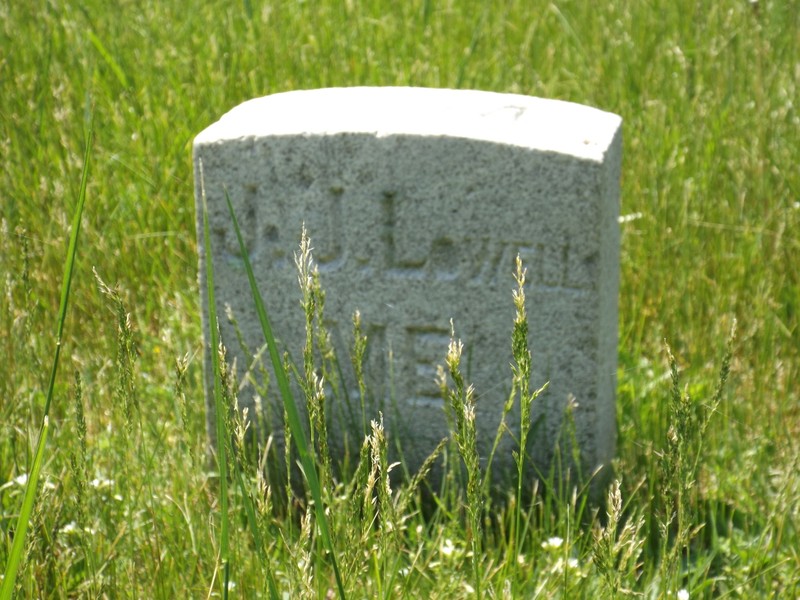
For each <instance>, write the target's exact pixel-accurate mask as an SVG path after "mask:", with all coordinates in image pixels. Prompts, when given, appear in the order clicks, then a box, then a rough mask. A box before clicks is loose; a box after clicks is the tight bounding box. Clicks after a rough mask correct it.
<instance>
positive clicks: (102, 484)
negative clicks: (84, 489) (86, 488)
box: [89, 477, 114, 490]
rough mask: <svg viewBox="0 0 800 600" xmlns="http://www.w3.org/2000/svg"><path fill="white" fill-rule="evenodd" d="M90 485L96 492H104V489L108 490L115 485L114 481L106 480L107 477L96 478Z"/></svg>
mask: <svg viewBox="0 0 800 600" xmlns="http://www.w3.org/2000/svg"><path fill="white" fill-rule="evenodd" d="M89 485H90V486H92V487H93V488H94V489H96V490H102V489H104V488H108V487H111V486H112V485H114V480H113V479H106V478H105V477H95V478H94V479H92V480H91V481H90V482H89Z"/></svg>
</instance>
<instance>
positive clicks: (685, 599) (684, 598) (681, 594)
mask: <svg viewBox="0 0 800 600" xmlns="http://www.w3.org/2000/svg"><path fill="white" fill-rule="evenodd" d="M678 600H689V591H688V590H686V589H681V590H678Z"/></svg>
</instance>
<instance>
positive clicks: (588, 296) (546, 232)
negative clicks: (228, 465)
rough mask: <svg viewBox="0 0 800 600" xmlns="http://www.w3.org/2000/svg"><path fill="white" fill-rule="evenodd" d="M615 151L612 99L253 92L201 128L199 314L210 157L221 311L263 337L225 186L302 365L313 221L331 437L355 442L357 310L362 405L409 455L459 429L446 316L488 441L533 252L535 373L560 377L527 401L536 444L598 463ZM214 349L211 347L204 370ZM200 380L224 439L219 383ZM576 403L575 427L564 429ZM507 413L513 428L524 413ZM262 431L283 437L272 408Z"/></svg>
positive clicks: (240, 360)
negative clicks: (606, 106) (334, 380)
mask: <svg viewBox="0 0 800 600" xmlns="http://www.w3.org/2000/svg"><path fill="white" fill-rule="evenodd" d="M620 159H621V119H620V118H619V117H618V116H616V115H614V114H610V113H606V112H602V111H600V110H597V109H593V108H590V107H586V106H582V105H578V104H572V103H567V102H561V101H555V100H544V99H539V98H533V97H527V96H521V95H513V94H499V93H489V92H480V91H463V90H459V91H456V90H444V89H422V88H335V89H319V90H309V91H296V92H289V93H282V94H275V95H272V96H267V97H264V98H258V99H254V100H251V101H248V102H245V103H244V104H241V105H240V106H238V107H236V108H234V109H233V110H232V111H230V112H229V113H227V114H226V115H224V116H223V117H222V118H221V119H220V120H219V121H218V122H217V123H214V124H213V125H211V126H210V127H208V128H207V129H205V130H204V131H203V132H201V133H200V134H199V135H198V136H197V137H196V138H195V141H194V166H195V189H196V196H197V207H198V208H197V214H198V236H199V238H198V239H199V240H200V242H199V243H198V247H199V249H200V279H201V285H200V289H201V290H202V291H203V292H202V293H203V298H202V300H203V314H204V315H205V317H206V321H207V298H206V295H205V290H206V284H205V266H204V264H205V263H204V260H205V259H206V257H205V256H204V253H203V250H202V248H203V245H202V225H201V224H202V204H201V180H200V168H199V167H200V164H201V163H202V171H203V182H202V184H203V187H204V189H205V193H206V197H207V204H208V211H209V223H210V226H211V237H212V240H211V242H212V253H213V261H214V272H215V286H216V292H215V294H216V298H217V302H218V305H219V309H220V310H219V312H220V314H224V311H223V310H221V308H222V307H223V306H224V305H226V304H229V305H230V307H231V308H232V311H233V314H234V315H235V316H236V318H237V321H238V324H239V327H240V329H241V332H242V334H243V337H244V339H245V341H246V342H247V345H249V347H250V348H251V349H253V350H254V351H255V350H257V349H259V348H260V347H261V346H262V345H263V343H264V341H263V338H262V336H261V330H260V327H259V324H258V320H257V317H256V314H255V310H254V307H253V303H252V298H251V294H250V291H249V286H248V281H247V277H246V273H245V270H244V266H243V261H242V257H241V256H240V251H239V246H238V243H237V240H236V237H235V234H234V231H233V227H232V224H231V220H230V217H229V214H228V209H227V205H226V200H225V194H226V190H227V194H229V196H230V199H231V201H232V203H233V206H234V209H235V211H236V214H237V217H238V220H239V222H240V225H241V227H242V231H243V234H244V237H245V242H246V246H247V252H248V253H249V258H250V261H251V262H252V264H253V267H254V270H255V274H256V279H257V281H258V285H259V287H260V290H261V293H262V295H263V297H264V301H265V304H266V307H267V311H268V312H269V314H270V317H271V323H272V326H273V329H274V330H275V334H276V336H277V337H278V338H279V342H280V343H282V344H283V347H285V348H286V349H287V350H288V351H289V353H290V355H291V356H292V357H293V359H294V360H295V361H296V362H297V363H298V364H302V358H301V351H302V346H303V344H304V341H305V333H304V331H305V330H304V315H303V312H302V309H301V307H300V302H299V301H300V289H299V286H298V282H297V270H296V266H295V264H294V255H295V253H296V252H297V250H298V244H299V240H300V233H301V228H302V226H303V224H305V226H306V228H307V230H308V232H309V235H310V237H311V241H312V245H313V248H314V258H315V261H316V263H317V265H318V268H319V273H320V279H321V283H322V287H323V288H324V290H325V291H326V305H325V316H326V321H325V322H326V325H327V326H328V328H329V330H330V331H331V334H332V341H333V344H334V346H335V347H336V349H337V351H338V355H339V358H340V360H339V366H340V367H341V372H342V382H341V383H342V387H343V390H344V391H343V393H340V394H339V397H338V398H335V399H334V398H328V402H329V406H328V413H329V415H331V418H332V419H333V423H331V425H330V428H331V430H332V432H333V435H334V438H337V439H338V440H339V443H341V439H342V436H343V434H344V432H345V431H347V430H348V428H349V426H350V425H353V430H352V433H353V435H354V436H355V437H354V438H351V448H353V447H355V448H356V449H357V448H358V446H359V445H360V442H361V439H360V436H361V427H360V424H361V417H360V406H361V404H360V402H361V400H360V398H359V394H358V387H357V385H356V384H355V383H354V376H353V372H352V368H351V363H350V359H349V356H350V350H351V348H352V341H353V334H352V315H353V313H354V311H356V310H359V311H360V314H361V319H362V323H363V329H364V331H365V332H366V333H367V335H368V336H369V347H368V352H367V361H366V362H367V365H366V368H367V373H368V378H367V381H368V390H369V396H368V402H367V405H368V412H369V414H368V416H367V418H368V419H370V418H377V415H378V411H379V410H380V411H381V412H382V414H383V415H384V418H385V420H386V426H387V430H388V432H389V435H390V436H393V437H394V438H395V439H397V440H398V441H399V442H400V444H401V446H402V452H403V460H404V461H406V466H407V467H408V469H409V471H410V472H413V471H414V470H415V468H416V467H418V466H419V465H420V463H421V462H422V460H424V458H425V457H426V456H427V455H428V453H429V452H430V451H431V450H432V449H433V448H434V447H435V445H436V444H437V443H438V442H439V440H440V439H441V438H443V437H444V436H446V435H447V433H448V427H447V419H446V415H445V411H444V405H443V400H442V398H441V395H440V391H439V388H438V385H437V383H436V366H437V364H443V363H444V358H445V355H446V353H447V347H448V342H449V339H450V332H451V324H450V323H451V319H452V320H453V322H454V325H455V332H456V337H458V338H460V339H461V340H463V342H464V345H465V351H464V357H463V361H462V367H463V368H464V370H465V372H466V375H467V377H468V380H469V381H470V382H472V383H473V384H474V385H475V390H476V396H477V422H478V436H479V443H480V448H481V452H482V457H483V458H485V457H486V456H487V455H488V450H489V447H490V446H491V443H492V441H493V440H494V436H495V432H496V430H497V427H498V423H499V422H500V417H501V414H502V409H503V405H504V403H505V401H506V400H507V398H508V394H509V390H510V385H511V384H510V382H511V366H510V365H511V360H512V358H511V331H512V327H513V318H514V306H513V301H512V290H513V289H514V286H515V282H514V279H513V272H514V261H515V257H516V256H517V255H519V256H520V257H521V258H522V261H523V264H524V266H525V267H526V268H527V284H526V296H527V309H528V320H529V333H530V339H529V343H530V347H531V350H532V352H533V376H532V382H531V383H532V387H531V389H535V388H536V387H539V386H541V385H542V384H544V383H545V382H548V381H549V387H548V389H547V391H546V392H545V393H544V394H542V395H541V396H540V397H539V398H538V400H537V401H536V402H535V404H534V406H533V412H532V416H531V418H532V421H533V423H532V429H531V434H530V443H529V446H528V448H527V451H528V452H529V454H530V456H531V457H532V458H533V459H534V462H535V463H536V466H537V468H538V469H540V470H543V471H544V472H546V469H547V468H548V466H549V465H550V464H551V461H552V459H553V456H554V449H555V448H556V447H557V445H558V444H559V443H561V442H563V440H564V439H566V438H570V439H575V440H577V442H578V444H579V445H580V450H581V457H582V467H583V468H584V469H585V470H586V471H590V470H593V469H594V468H595V467H598V466H600V465H607V464H608V462H609V461H610V459H611V458H612V456H613V453H614V447H615V437H616V432H615V386H616V360H617V294H618V285H619V284H618V281H619V232H618V223H617V218H618V211H619V208H618V204H619V177H620ZM221 320H222V321H223V322H222V323H221V332H222V337H223V340H224V341H225V342H226V345H227V347H228V352H229V355H228V357H229V359H234V358H235V359H236V364H237V366H238V376H239V380H240V381H242V382H244V384H243V385H242V386H241V390H240V393H239V397H240V405H244V406H247V405H250V406H253V404H254V403H255V402H256V400H255V391H254V388H253V386H252V385H249V384H248V383H247V377H246V376H245V370H246V369H247V368H248V365H251V364H252V363H253V360H252V357H249V356H244V355H243V353H242V351H241V350H240V349H239V348H240V345H239V344H238V343H237V337H236V334H235V332H234V330H233V328H232V327H231V325H230V324H229V323H228V322H227V320H225V319H224V318H221ZM204 331H206V332H207V331H208V323H207V322H205V323H204ZM206 335H207V334H206ZM208 356H209V355H208V349H207V350H206V371H207V372H208V371H209V370H210V369H209V368H208V364H209V363H208V360H209V358H208ZM265 356H266V355H265ZM265 362H266V363H269V361H268V360H266V361H265ZM207 381H208V377H207ZM206 389H207V394H206V396H207V402H206V404H207V410H208V416H209V420H208V422H209V432H210V434H211V435H212V437H213V434H214V426H213V423H214V414H213V399H212V398H211V389H213V388H212V387H210V386H209V385H208V384H207V387H206ZM261 400H262V404H261V405H260V406H261V407H262V408H261V409H260V410H262V411H263V410H265V409H264V408H263V406H264V405H267V406H269V405H270V404H272V405H274V406H280V404H279V403H280V400H279V399H278V393H277V389H276V387H275V386H273V391H272V393H271V395H269V397H267V398H264V399H261ZM568 404H571V405H572V406H573V408H572V410H571V411H570V414H571V419H570V420H569V422H570V423H573V424H574V430H572V433H570V432H565V426H566V423H567V422H568V421H567V420H565V414H566V413H567V406H568ZM354 407H355V411H356V412H357V413H358V415H359V416H357V417H356V418H354V419H353V418H352V415H353V414H354V413H353V408H354ZM252 410H253V409H251V414H252ZM269 412H270V413H271V414H273V415H278V416H279V415H281V414H282V409H280V408H278V409H277V410H272V411H269ZM517 414H518V413H517ZM347 415H350V419H349V420H348V417H347ZM367 422H368V421H367ZM348 423H349V424H350V425H348ZM509 426H510V428H511V430H512V433H514V435H516V434H517V433H518V429H519V426H518V416H516V417H515V416H514V415H511V416H510V418H509ZM267 428H268V429H269V430H270V433H271V434H273V435H274V436H275V437H276V438H277V439H278V443H280V439H281V437H282V430H283V428H282V425H281V422H280V419H278V418H277V417H273V418H271V422H270V423H269V424H268V427H267ZM573 434H574V438H573V437H572V435H573ZM514 447H515V446H514V442H513V441H512V440H511V438H510V437H509V436H505V439H504V441H503V445H502V446H501V448H500V450H499V451H498V453H497V456H496V458H495V461H496V462H495V467H493V468H495V469H497V468H498V467H499V468H500V469H499V471H501V470H502V468H504V467H510V466H511V464H512V459H511V452H510V450H511V449H513V448H514ZM356 451H357V450H356ZM499 471H498V472H499Z"/></svg>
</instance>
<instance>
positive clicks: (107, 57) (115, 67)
mask: <svg viewBox="0 0 800 600" xmlns="http://www.w3.org/2000/svg"><path fill="white" fill-rule="evenodd" d="M88 35H89V41H90V42H92V45H93V46H94V47H95V50H97V52H98V53H99V54H100V56H101V57H103V60H104V61H106V64H107V65H108V67H109V68H110V69H111V71H112V72H113V73H114V76H115V77H116V78H117V81H119V84H120V85H121V86H122V87H123V88H124V89H128V78H127V77H126V76H125V71H123V70H122V67H121V66H120V65H119V63H118V62H117V61H116V60H115V59H114V57H113V56H111V53H110V52H109V51H108V49H107V48H106V47H105V45H104V44H103V42H102V41H101V40H100V38H99V37H97V35H95V33H94V32H93V31H89V32H88Z"/></svg>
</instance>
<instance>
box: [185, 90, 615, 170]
mask: <svg viewBox="0 0 800 600" xmlns="http://www.w3.org/2000/svg"><path fill="white" fill-rule="evenodd" d="M621 123H622V119H621V118H620V117H619V116H618V115H615V114H613V113H609V112H604V111H601V110H598V109H596V108H592V107H589V106H584V105H582V104H575V103H572V102H564V101H561V100H548V99H544V98H535V97H533V96H523V95H519V94H501V93H496V92H483V91H476V90H451V89H434V88H415V87H350V88H324V89H315V90H299V91H292V92H284V93H279V94H273V95H270V96H264V97H262V98H255V99H253V100H248V101H247V102H244V103H242V104H240V105H239V106H237V107H236V108H234V109H233V110H231V111H230V112H228V113H226V114H225V115H223V116H222V118H221V119H220V120H219V121H217V122H216V123H214V124H213V125H211V126H209V127H208V128H206V129H205V130H203V131H202V132H201V133H200V134H199V135H198V136H197V137H196V138H195V141H194V143H195V145H196V146H197V145H203V144H213V143H216V142H224V141H228V140H235V139H240V138H253V137H264V136H283V135H287V136H289V135H306V136H315V135H336V134H343V133H355V134H367V135H374V136H376V137H387V136H394V135H404V136H408V135H412V136H425V137H435V136H444V137H454V138H468V139H476V140H482V141H487V142H493V143H498V144H506V145H512V146H520V147H525V148H530V149H532V150H538V151H544V152H556V153H559V154H569V155H572V156H576V157H579V158H583V159H586V160H595V161H600V160H602V159H603V156H604V155H605V153H606V151H607V149H608V147H609V145H610V144H611V142H612V140H613V139H614V137H615V135H616V133H617V131H618V130H619V128H620V125H621Z"/></svg>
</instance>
